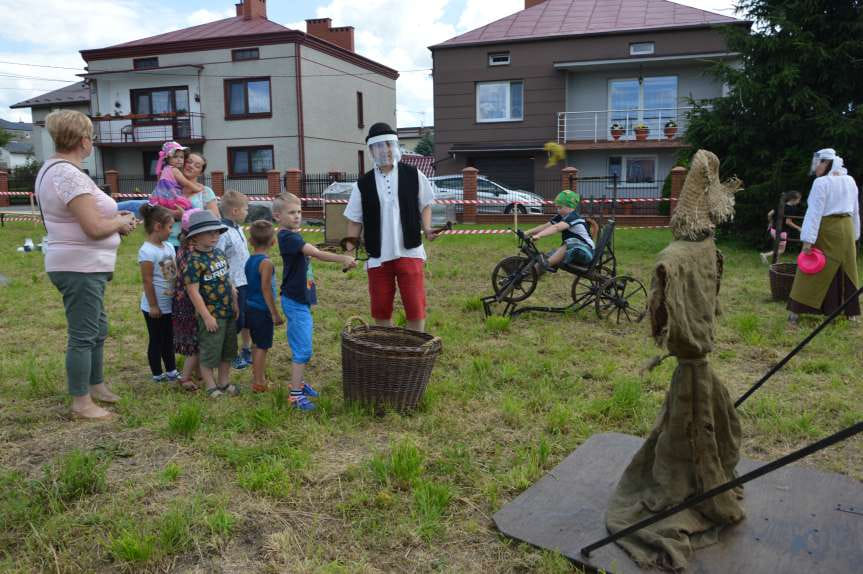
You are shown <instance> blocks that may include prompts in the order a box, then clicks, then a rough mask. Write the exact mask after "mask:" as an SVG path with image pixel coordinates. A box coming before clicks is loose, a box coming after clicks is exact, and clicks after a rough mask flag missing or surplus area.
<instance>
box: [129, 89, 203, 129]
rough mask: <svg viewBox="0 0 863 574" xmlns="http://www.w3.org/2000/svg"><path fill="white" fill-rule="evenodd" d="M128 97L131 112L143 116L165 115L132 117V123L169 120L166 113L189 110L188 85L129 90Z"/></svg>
mask: <svg viewBox="0 0 863 574" xmlns="http://www.w3.org/2000/svg"><path fill="white" fill-rule="evenodd" d="M129 99H130V100H131V101H132V114H136V115H144V116H155V115H160V114H164V115H165V117H163V118H154V117H145V118H133V120H132V121H133V122H134V123H154V122H158V121H163V122H164V121H170V120H171V117H170V116H169V115H167V114H172V113H182V112H188V111H189V88H188V86H176V87H171V88H147V89H144V90H131V91H130V92H129Z"/></svg>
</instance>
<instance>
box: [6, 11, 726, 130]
mask: <svg viewBox="0 0 863 574" xmlns="http://www.w3.org/2000/svg"><path fill="white" fill-rule="evenodd" d="M678 3H679V4H686V5H688V6H694V7H696V8H700V9H703V10H710V11H712V12H717V13H720V14H725V15H727V16H733V15H734V8H733V4H734V2H733V0H678ZM268 4H269V5H268V7H267V17H268V18H269V19H270V20H273V21H274V22H277V23H279V24H281V25H283V26H287V27H288V28H296V29H299V30H303V31H305V22H304V21H305V19H307V18H324V17H329V18H332V20H333V23H332V25H333V26H354V28H355V45H356V51H357V52H358V53H359V54H362V55H363V56H366V57H368V58H371V59H372V60H375V61H378V62H380V63H382V64H384V65H386V66H389V67H391V68H394V69H396V70H399V71H400V72H401V76H400V78H399V80H398V82H397V85H396V99H397V103H396V112H397V121H398V125H399V126H400V127H406V126H417V125H426V126H428V125H433V123H434V112H433V109H432V90H433V88H432V80H431V76H430V73H431V53H430V52H429V50H428V46H431V45H433V44H437V43H440V42H443V41H445V40H447V39H449V38H452V37H453V36H457V35H459V34H462V33H464V32H467V31H468V30H473V29H474V28H478V27H480V26H484V25H485V24H488V23H490V22H493V21H494V20H497V19H500V18H503V17H505V16H508V15H510V14H512V13H514V12H517V11H519V10H521V9H523V8H524V0H421V1H415V0H324V1H314V0H305V1H293V0H270V2H269V3H268ZM179 6H182V9H181V10H178V7H179ZM22 7H25V8H24V9H22ZM0 14H2V15H3V25H2V26H0V118H3V119H6V120H10V121H25V122H29V121H30V119H31V118H30V110H29V109H26V108H25V109H17V110H13V109H10V108H9V106H10V105H12V104H14V103H16V102H19V101H22V100H26V99H28V98H32V97H35V96H38V95H39V94H43V93H45V92H49V91H51V90H55V89H57V88H61V87H63V86H65V85H68V84H69V83H72V82H75V81H76V80H78V78H77V77H76V74H78V73H82V72H83V66H84V61H83V60H82V59H81V56H80V54H79V53H78V52H79V50H83V49H92V48H103V47H106V46H110V45H113V44H119V43H122V42H128V41H131V40H136V39H139V38H146V37H149V36H154V35H156V34H161V33H164V32H168V31H170V30H176V29H180V28H185V27H188V26H194V25H197V24H203V23H205V22H210V21H214V20H219V19H222V18H227V17H229V16H233V15H235V9H234V0H186V1H185V2H182V3H178V2H176V1H174V2H168V1H165V0H78V1H76V2H69V1H68V0H29V2H26V3H22V2H21V0H0Z"/></svg>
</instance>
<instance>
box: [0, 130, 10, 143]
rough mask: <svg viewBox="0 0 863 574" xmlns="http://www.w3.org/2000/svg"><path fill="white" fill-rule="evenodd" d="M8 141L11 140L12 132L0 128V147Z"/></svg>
mask: <svg viewBox="0 0 863 574" xmlns="http://www.w3.org/2000/svg"><path fill="white" fill-rule="evenodd" d="M10 141H12V134H10V133H9V132H7V131H6V130H2V129H0V147H6V144H7V143H9V142H10Z"/></svg>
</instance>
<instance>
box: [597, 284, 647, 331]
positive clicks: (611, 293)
mask: <svg viewBox="0 0 863 574" xmlns="http://www.w3.org/2000/svg"><path fill="white" fill-rule="evenodd" d="M596 314H597V315H599V317H600V318H602V319H609V318H611V319H614V321H615V322H616V323H620V320H621V319H626V320H627V321H629V322H631V323H638V322H639V321H641V320H642V319H643V318H644V316H645V315H646V314H647V289H645V288H644V285H643V284H642V283H641V281H639V280H638V279H636V278H634V277H630V276H628V275H623V276H620V277H613V278H611V279H609V280H607V281H606V282H605V283H604V284H603V285H602V287H600V289H599V294H598V296H597V297H596Z"/></svg>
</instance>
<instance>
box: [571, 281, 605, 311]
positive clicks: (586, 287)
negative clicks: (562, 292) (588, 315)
mask: <svg viewBox="0 0 863 574" xmlns="http://www.w3.org/2000/svg"><path fill="white" fill-rule="evenodd" d="M601 286H602V281H600V280H599V279H598V278H596V277H592V276H590V275H576V276H575V279H574V280H573V281H572V304H573V306H574V309H575V310H576V311H578V310H580V309H584V308H585V307H587V306H588V305H590V304H591V303H593V302H594V300H595V299H596V297H597V295H598V294H599V290H600V287H601Z"/></svg>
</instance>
